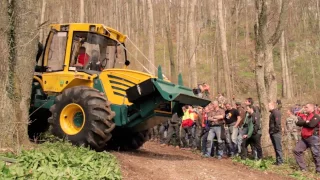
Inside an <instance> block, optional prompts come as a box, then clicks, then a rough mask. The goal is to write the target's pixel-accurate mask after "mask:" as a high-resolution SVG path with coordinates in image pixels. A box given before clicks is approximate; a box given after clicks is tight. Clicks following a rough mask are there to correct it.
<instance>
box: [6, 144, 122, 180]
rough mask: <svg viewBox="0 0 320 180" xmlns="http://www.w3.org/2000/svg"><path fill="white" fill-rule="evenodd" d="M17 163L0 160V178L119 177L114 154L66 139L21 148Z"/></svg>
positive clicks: (115, 178) (115, 179) (8, 155)
mask: <svg viewBox="0 0 320 180" xmlns="http://www.w3.org/2000/svg"><path fill="white" fill-rule="evenodd" d="M6 157H11V158H12V157H14V158H15V159H16V160H17V163H13V164H10V165H8V164H7V163H5V162H4V161H0V170H1V171H0V177H1V179H53V180H54V179H72V180H74V179H108V180H109V179H110V180H111V179H114V180H117V179H121V173H120V168H119V165H118V162H117V160H116V158H115V157H114V156H113V155H112V154H110V153H107V152H99V153H98V152H95V151H91V150H90V149H88V148H84V147H75V146H72V145H71V144H69V143H63V142H56V143H44V144H41V145H39V148H36V149H33V150H29V151H22V152H21V153H20V154H19V155H17V156H14V155H12V154H6Z"/></svg>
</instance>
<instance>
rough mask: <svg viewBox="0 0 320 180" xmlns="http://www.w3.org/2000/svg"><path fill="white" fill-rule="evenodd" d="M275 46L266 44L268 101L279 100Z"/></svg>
mask: <svg viewBox="0 0 320 180" xmlns="http://www.w3.org/2000/svg"><path fill="white" fill-rule="evenodd" d="M272 51H273V46H272V45H271V44H267V45H266V49H265V61H264V62H265V74H264V76H265V77H264V78H265V84H266V85H265V86H266V90H267V94H268V101H272V102H276V100H277V79H276V73H275V71H274V64H273V53H272Z"/></svg>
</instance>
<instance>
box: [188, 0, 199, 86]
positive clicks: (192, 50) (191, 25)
mask: <svg viewBox="0 0 320 180" xmlns="http://www.w3.org/2000/svg"><path fill="white" fill-rule="evenodd" d="M196 4H197V0H192V1H191V3H190V4H189V13H188V34H189V43H188V44H189V49H188V52H189V56H188V59H189V61H190V71H191V74H190V75H191V87H192V88H193V87H197V84H198V83H197V63H196V38H195V31H194V29H195V19H194V11H195V6H196Z"/></svg>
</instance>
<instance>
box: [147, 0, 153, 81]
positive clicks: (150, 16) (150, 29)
mask: <svg viewBox="0 0 320 180" xmlns="http://www.w3.org/2000/svg"><path fill="white" fill-rule="evenodd" d="M147 7H148V37H149V57H148V58H149V61H150V62H149V71H150V72H151V74H153V75H155V68H154V43H155V40H154V38H155V37H154V19H153V7H152V2H151V0H147Z"/></svg>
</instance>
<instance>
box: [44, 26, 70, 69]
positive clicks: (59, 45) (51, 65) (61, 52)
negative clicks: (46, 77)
mask: <svg viewBox="0 0 320 180" xmlns="http://www.w3.org/2000/svg"><path fill="white" fill-rule="evenodd" d="M66 42H67V32H57V33H54V34H53V37H52V40H51V44H50V47H49V54H48V65H47V66H48V71H61V70H63V65H64V57H65V53H66Z"/></svg>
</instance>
